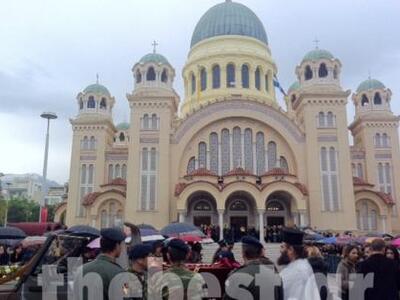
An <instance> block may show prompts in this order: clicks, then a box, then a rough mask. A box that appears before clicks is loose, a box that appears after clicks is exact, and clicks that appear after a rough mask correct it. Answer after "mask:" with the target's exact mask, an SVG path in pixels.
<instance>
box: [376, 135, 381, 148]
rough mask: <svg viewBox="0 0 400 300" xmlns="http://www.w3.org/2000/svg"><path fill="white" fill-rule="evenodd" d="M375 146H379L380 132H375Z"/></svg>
mask: <svg viewBox="0 0 400 300" xmlns="http://www.w3.org/2000/svg"><path fill="white" fill-rule="evenodd" d="M375 146H376V147H381V146H382V143H381V134H380V133H376V134H375Z"/></svg>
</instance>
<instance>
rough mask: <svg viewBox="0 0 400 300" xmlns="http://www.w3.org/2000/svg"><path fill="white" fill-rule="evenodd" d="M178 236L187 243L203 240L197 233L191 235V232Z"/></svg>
mask: <svg viewBox="0 0 400 300" xmlns="http://www.w3.org/2000/svg"><path fill="white" fill-rule="evenodd" d="M178 238H179V239H181V240H182V241H184V242H187V243H195V242H201V241H202V240H203V239H202V238H201V237H199V236H198V235H191V234H185V235H181V236H178Z"/></svg>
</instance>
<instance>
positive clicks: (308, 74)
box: [304, 66, 313, 80]
mask: <svg viewBox="0 0 400 300" xmlns="http://www.w3.org/2000/svg"><path fill="white" fill-rule="evenodd" d="M312 78H313V72H312V70H311V67H310V66H306V69H305V70H304V79H305V80H310V79H312Z"/></svg>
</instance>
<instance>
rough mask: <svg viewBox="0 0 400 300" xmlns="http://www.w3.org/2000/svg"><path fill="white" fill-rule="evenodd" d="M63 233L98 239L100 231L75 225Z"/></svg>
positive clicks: (86, 226)
mask: <svg viewBox="0 0 400 300" xmlns="http://www.w3.org/2000/svg"><path fill="white" fill-rule="evenodd" d="M65 233H69V234H71V235H74V236H83V237H99V236H100V231H99V230H98V229H96V228H94V227H91V226H88V225H75V226H72V227H70V228H68V229H67V230H65Z"/></svg>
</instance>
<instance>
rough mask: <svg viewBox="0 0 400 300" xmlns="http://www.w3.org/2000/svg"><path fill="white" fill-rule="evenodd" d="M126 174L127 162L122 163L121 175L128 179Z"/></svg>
mask: <svg viewBox="0 0 400 300" xmlns="http://www.w3.org/2000/svg"><path fill="white" fill-rule="evenodd" d="M126 175H127V168H126V164H123V165H122V168H121V177H122V178H123V179H126Z"/></svg>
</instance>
